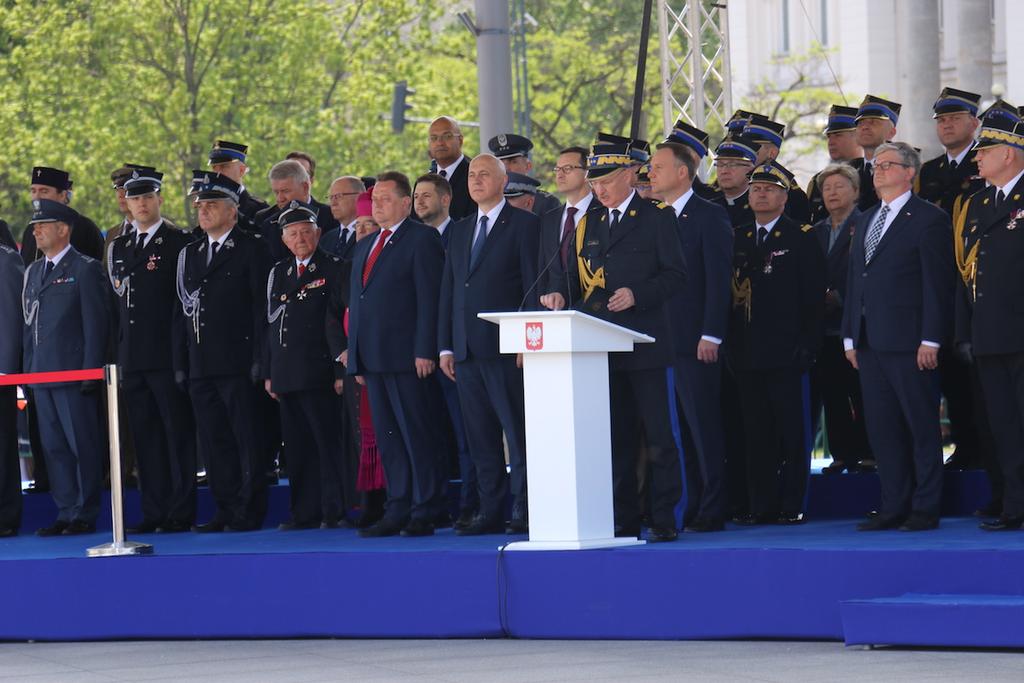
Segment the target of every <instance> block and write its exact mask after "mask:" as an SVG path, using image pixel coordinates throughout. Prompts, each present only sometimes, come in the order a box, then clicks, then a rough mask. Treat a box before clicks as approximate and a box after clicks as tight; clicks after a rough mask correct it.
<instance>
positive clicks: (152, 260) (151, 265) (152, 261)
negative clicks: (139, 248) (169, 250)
mask: <svg viewBox="0 0 1024 683" xmlns="http://www.w3.org/2000/svg"><path fill="white" fill-rule="evenodd" d="M159 260H160V257H159V256H157V255H156V254H150V255H149V261H148V262H147V263H146V270H156V262H157V261H159Z"/></svg>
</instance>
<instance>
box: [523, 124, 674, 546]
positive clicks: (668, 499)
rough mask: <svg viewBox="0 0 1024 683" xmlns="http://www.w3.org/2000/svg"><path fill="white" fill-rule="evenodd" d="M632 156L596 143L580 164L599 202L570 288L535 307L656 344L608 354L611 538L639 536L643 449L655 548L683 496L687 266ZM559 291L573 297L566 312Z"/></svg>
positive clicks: (628, 149)
mask: <svg viewBox="0 0 1024 683" xmlns="http://www.w3.org/2000/svg"><path fill="white" fill-rule="evenodd" d="M637 151H640V150H637ZM639 156H641V155H640V154H637V153H634V150H633V149H632V141H631V140H629V139H628V138H621V137H618V136H610V135H604V134H600V135H599V137H598V142H597V143H596V144H595V145H594V146H593V148H592V150H591V155H590V157H589V159H588V161H587V177H588V178H589V179H590V184H591V186H592V187H593V188H594V194H595V196H596V197H597V199H598V202H597V203H591V206H590V210H589V211H588V212H587V215H586V221H585V222H581V223H580V224H579V225H578V226H577V227H576V230H575V232H574V236H573V243H572V245H571V247H570V257H569V260H568V269H567V280H568V282H566V283H565V284H559V285H558V286H557V287H554V288H553V289H551V290H549V291H548V292H547V293H545V294H544V295H543V296H542V297H541V304H542V305H544V306H545V307H546V308H550V309H554V310H558V309H561V308H563V307H565V306H566V305H567V304H568V305H569V306H572V307H575V308H579V309H581V310H584V311H586V312H587V313H590V314H591V315H596V316H598V317H600V318H603V319H605V320H608V321H609V322H613V323H615V324H618V325H622V326H624V327H628V328H630V329H633V330H637V331H639V332H643V333H645V334H650V335H651V336H653V337H654V338H655V339H656V341H655V342H654V343H652V344H638V345H637V347H636V349H634V351H633V352H632V353H623V354H612V356H611V357H610V358H609V371H610V372H609V385H610V386H609V389H610V395H611V432H612V478H613V488H614V505H615V534H616V536H622V537H628V536H639V535H640V531H641V528H640V527H641V516H642V512H643V510H644V507H645V505H644V502H643V501H641V500H640V495H639V489H638V484H637V462H638V460H639V457H640V452H641V449H642V448H645V449H646V453H647V460H648V463H649V470H648V471H649V472H650V483H649V486H648V489H649V495H650V508H651V524H650V528H649V533H648V539H649V540H651V541H654V542H661V541H673V540H675V539H676V538H677V536H678V526H679V522H678V521H677V520H676V516H675V507H676V505H677V504H678V503H679V500H680V498H681V497H682V492H683V484H682V481H683V480H682V469H681V466H680V462H679V452H678V448H677V446H676V442H675V438H674V437H673V435H672V416H671V414H670V411H671V410H672V409H673V408H672V402H671V401H670V399H669V395H668V381H667V376H666V372H667V370H668V368H670V367H671V366H672V362H673V357H674V349H673V345H672V337H671V331H670V330H671V328H670V324H669V316H668V303H669V300H670V299H671V298H672V297H673V296H674V295H675V294H676V293H677V292H678V291H679V290H680V288H682V287H683V286H685V285H684V280H685V278H686V265H685V261H684V258H683V251H682V247H681V245H680V244H679V236H678V230H677V224H676V218H675V215H674V214H673V212H671V211H668V210H665V209H663V208H659V207H658V206H656V205H655V204H653V203H652V202H650V201H648V200H646V199H643V198H642V197H640V196H639V195H638V194H637V193H636V191H635V190H634V189H633V181H634V178H635V175H636V167H637V166H638V165H640V164H642V163H644V162H643V161H639V160H638V157H639ZM567 288H568V289H567ZM566 291H569V292H571V296H570V297H569V301H568V302H567V301H566V297H565V295H563V292H566ZM641 435H643V437H645V438H643V439H642V438H641ZM642 440H643V441H645V442H646V443H645V444H643V443H641V441H642Z"/></svg>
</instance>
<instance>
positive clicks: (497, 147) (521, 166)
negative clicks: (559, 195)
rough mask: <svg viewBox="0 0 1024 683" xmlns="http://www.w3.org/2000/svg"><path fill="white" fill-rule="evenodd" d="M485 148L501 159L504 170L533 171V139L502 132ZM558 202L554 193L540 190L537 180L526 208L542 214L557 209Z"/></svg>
mask: <svg viewBox="0 0 1024 683" xmlns="http://www.w3.org/2000/svg"><path fill="white" fill-rule="evenodd" d="M487 148H488V149H490V150H491V154H493V155H494V156H496V157H498V159H500V160H501V163H502V164H503V165H504V166H505V171H506V172H509V173H521V174H522V175H525V176H529V175H530V172H531V171H533V162H532V161H531V160H530V150H532V149H533V140H531V139H530V138H528V137H525V136H522V135H516V134H515V133H502V134H500V135H495V136H494V137H493V138H491V139H490V140H488V141H487ZM559 203H560V202H559V201H558V200H557V199H556V198H555V197H554V195H552V194H550V193H548V192H545V191H544V190H541V189H540V183H539V182H538V183H537V190H536V191H535V192H534V193H533V204H532V206H531V207H530V208H529V209H528V210H529V211H532V212H533V213H535V214H537V215H538V216H543V215H544V214H546V213H547V212H548V211H553V210H554V209H557V208H558V206H559Z"/></svg>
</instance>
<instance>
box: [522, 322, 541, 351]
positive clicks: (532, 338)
mask: <svg viewBox="0 0 1024 683" xmlns="http://www.w3.org/2000/svg"><path fill="white" fill-rule="evenodd" d="M526 348H527V350H528V351H540V350H541V349H543V348H544V323H526Z"/></svg>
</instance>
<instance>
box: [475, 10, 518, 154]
mask: <svg viewBox="0 0 1024 683" xmlns="http://www.w3.org/2000/svg"><path fill="white" fill-rule="evenodd" d="M476 22H477V35H476V54H477V60H476V63H477V76H476V78H477V92H478V96H479V98H480V147H481V148H482V149H486V145H487V141H488V140H490V139H491V138H492V137H494V136H495V135H498V134H499V133H511V132H512V130H513V127H512V54H511V44H510V39H509V34H510V26H509V5H508V0H476Z"/></svg>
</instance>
